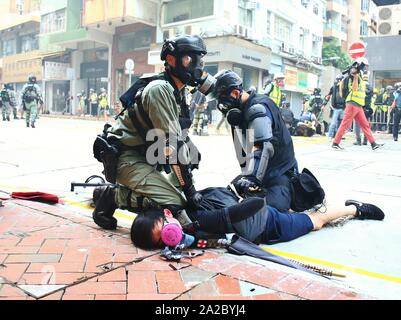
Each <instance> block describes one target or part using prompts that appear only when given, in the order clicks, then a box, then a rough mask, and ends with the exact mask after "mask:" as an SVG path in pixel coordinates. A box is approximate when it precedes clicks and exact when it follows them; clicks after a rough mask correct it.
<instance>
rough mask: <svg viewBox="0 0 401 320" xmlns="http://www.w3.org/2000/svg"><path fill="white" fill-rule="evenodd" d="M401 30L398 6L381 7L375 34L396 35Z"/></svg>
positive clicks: (400, 14)
mask: <svg viewBox="0 0 401 320" xmlns="http://www.w3.org/2000/svg"><path fill="white" fill-rule="evenodd" d="M400 29H401V8H400V6H399V5H392V6H383V7H381V8H380V10H379V18H378V23H377V32H378V35H380V36H391V35H398V32H399V30H400Z"/></svg>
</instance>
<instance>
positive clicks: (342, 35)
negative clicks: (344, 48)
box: [323, 22, 347, 41]
mask: <svg viewBox="0 0 401 320" xmlns="http://www.w3.org/2000/svg"><path fill="white" fill-rule="evenodd" d="M323 36H324V37H325V38H337V39H340V40H343V41H346V40H347V30H346V28H345V27H344V26H341V25H340V24H337V23H332V22H328V23H326V24H325V25H324V33H323Z"/></svg>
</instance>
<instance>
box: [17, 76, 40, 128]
mask: <svg viewBox="0 0 401 320" xmlns="http://www.w3.org/2000/svg"><path fill="white" fill-rule="evenodd" d="M21 92H22V103H23V106H24V108H25V112H26V115H25V121H26V126H27V128H29V126H31V127H32V128H35V121H36V119H37V117H38V110H39V106H40V107H43V98H42V93H41V90H40V87H39V85H38V84H37V80H36V76H34V75H31V76H29V79H28V83H27V84H25V85H24V87H23V88H22V91H21Z"/></svg>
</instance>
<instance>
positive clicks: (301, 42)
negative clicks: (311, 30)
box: [299, 28, 305, 50]
mask: <svg viewBox="0 0 401 320" xmlns="http://www.w3.org/2000/svg"><path fill="white" fill-rule="evenodd" d="M299 31H300V34H299V48H300V49H301V50H305V30H304V29H303V28H300V30H299Z"/></svg>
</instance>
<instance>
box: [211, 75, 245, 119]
mask: <svg viewBox="0 0 401 320" xmlns="http://www.w3.org/2000/svg"><path fill="white" fill-rule="evenodd" d="M214 77H215V79H216V83H215V86H214V90H213V93H212V95H213V97H214V98H215V99H216V100H217V102H218V109H219V110H220V111H221V112H222V113H223V114H224V115H225V116H227V121H228V123H230V125H232V126H237V125H239V124H240V122H241V119H242V111H241V96H242V92H243V82H242V79H241V78H240V77H239V75H238V74H236V73H235V72H234V71H231V70H223V71H220V72H219V73H218V74H216V75H215V76H214ZM235 89H237V90H239V91H240V92H241V95H240V96H239V97H238V98H234V97H232V96H231V92H232V91H233V90H235Z"/></svg>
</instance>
